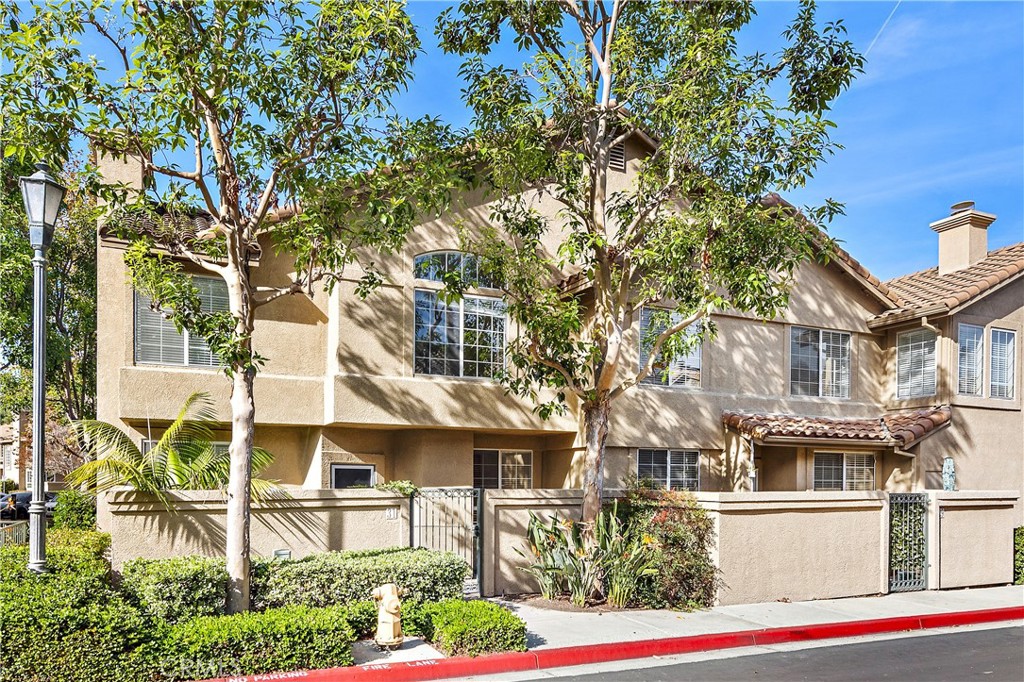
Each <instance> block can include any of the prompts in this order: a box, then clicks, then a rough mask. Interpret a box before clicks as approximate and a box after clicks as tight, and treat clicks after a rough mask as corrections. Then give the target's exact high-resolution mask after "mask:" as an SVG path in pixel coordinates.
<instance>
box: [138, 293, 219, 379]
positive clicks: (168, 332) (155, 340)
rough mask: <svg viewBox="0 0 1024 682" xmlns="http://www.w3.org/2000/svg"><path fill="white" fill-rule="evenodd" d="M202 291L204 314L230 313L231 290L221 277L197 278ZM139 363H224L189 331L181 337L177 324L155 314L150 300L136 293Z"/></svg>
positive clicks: (158, 313) (213, 365) (191, 364)
mask: <svg viewBox="0 0 1024 682" xmlns="http://www.w3.org/2000/svg"><path fill="white" fill-rule="evenodd" d="M192 281H193V283H194V284H195V285H196V288H197V289H199V298H200V301H201V302H202V310H203V311H204V312H225V311H227V310H228V309H229V305H228V287H227V284H225V283H224V280H222V279H220V278H219V277H198V276H193V278H192ZM135 362H136V363H139V364H154V365H183V366H195V367H217V366H218V365H219V364H220V361H219V360H218V359H217V356H216V355H214V354H213V353H212V352H211V351H210V347H209V346H208V345H207V344H206V341H205V340H203V339H201V338H198V337H193V336H192V335H191V334H189V332H188V330H185V331H183V332H181V333H179V332H178V330H177V329H175V327H174V323H173V322H171V321H170V320H168V319H166V318H165V317H164V316H163V314H162V313H160V311H158V310H153V307H152V302H151V300H150V298H149V297H148V296H144V295H143V294H140V293H139V292H135Z"/></svg>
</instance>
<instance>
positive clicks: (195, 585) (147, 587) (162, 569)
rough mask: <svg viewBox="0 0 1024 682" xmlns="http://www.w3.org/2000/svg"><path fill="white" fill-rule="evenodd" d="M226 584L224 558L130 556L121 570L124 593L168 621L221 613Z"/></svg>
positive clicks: (225, 598)
mask: <svg viewBox="0 0 1024 682" xmlns="http://www.w3.org/2000/svg"><path fill="white" fill-rule="evenodd" d="M227 585H228V573H227V569H225V567H224V560H223V559H211V558H207V557H200V556H188V557H174V558H171V559H133V560H131V561H129V562H128V563H126V564H125V565H124V568H123V569H122V570H121V590H122V591H123V592H124V593H125V595H126V596H127V597H128V598H129V599H131V600H132V601H133V602H134V603H135V604H137V605H138V606H139V607H140V608H141V609H142V610H143V612H145V613H147V614H149V615H151V616H153V617H155V618H158V619H160V620H163V621H166V622H168V623H178V622H181V621H184V620H188V619H190V618H196V617H198V616H219V615H224V609H225V605H226V603H227Z"/></svg>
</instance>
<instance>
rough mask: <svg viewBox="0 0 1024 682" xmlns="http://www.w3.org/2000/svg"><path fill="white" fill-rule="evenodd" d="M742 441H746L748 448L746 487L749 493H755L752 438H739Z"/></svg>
mask: <svg viewBox="0 0 1024 682" xmlns="http://www.w3.org/2000/svg"><path fill="white" fill-rule="evenodd" d="M741 437H742V438H743V440H745V441H747V447H749V448H750V467H749V468H748V469H747V485H749V486H750V492H752V493H754V492H757V469H756V468H755V467H754V438H753V437H752V436H746V435H745V436H741Z"/></svg>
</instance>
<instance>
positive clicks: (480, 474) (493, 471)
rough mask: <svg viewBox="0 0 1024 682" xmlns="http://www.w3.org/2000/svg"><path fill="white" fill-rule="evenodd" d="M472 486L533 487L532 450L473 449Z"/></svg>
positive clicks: (514, 488) (495, 487) (506, 488)
mask: <svg viewBox="0 0 1024 682" xmlns="http://www.w3.org/2000/svg"><path fill="white" fill-rule="evenodd" d="M473 487H474V488H487V489H491V490H494V489H503V490H523V489H526V488H532V487H533V452H531V451H529V450H474V451H473Z"/></svg>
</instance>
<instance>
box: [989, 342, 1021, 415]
mask: <svg viewBox="0 0 1024 682" xmlns="http://www.w3.org/2000/svg"><path fill="white" fill-rule="evenodd" d="M1016 346H1017V333H1016V332H1014V331H1011V330H1009V329H993V330H992V364H991V367H990V376H991V377H992V379H991V385H990V386H989V395H990V396H991V397H993V398H1002V399H1004V400H1012V399H1013V396H1014V385H1015V383H1016V376H1015V374H1016V372H1015V371H1014V370H1015V369H1016V365H1017V348H1016Z"/></svg>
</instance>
